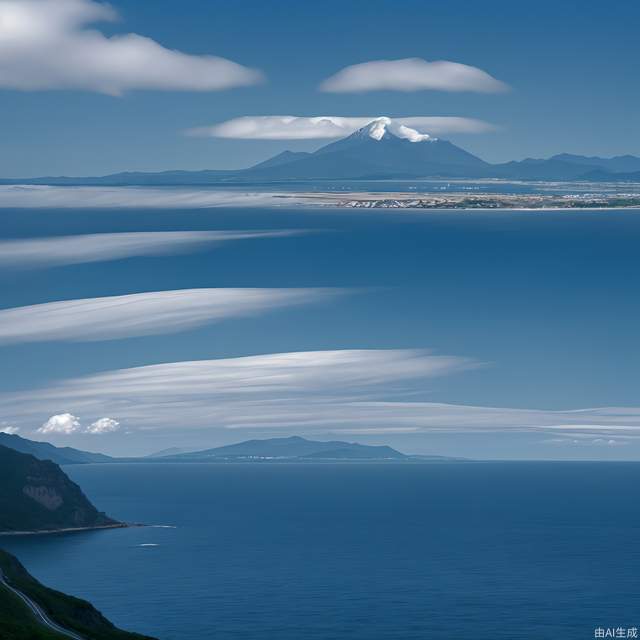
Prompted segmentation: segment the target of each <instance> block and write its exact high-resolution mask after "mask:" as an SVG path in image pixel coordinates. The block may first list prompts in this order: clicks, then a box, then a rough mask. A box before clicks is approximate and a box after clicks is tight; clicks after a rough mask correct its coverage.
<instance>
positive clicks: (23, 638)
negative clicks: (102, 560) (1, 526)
mask: <svg viewBox="0 0 640 640" xmlns="http://www.w3.org/2000/svg"><path fill="white" fill-rule="evenodd" d="M0 570H1V571H2V573H3V575H4V578H5V580H6V581H7V582H8V583H9V584H10V585H11V586H12V587H13V588H15V589H17V590H19V591H20V592H22V593H23V594H25V595H26V596H27V597H29V598H30V599H31V600H33V601H34V602H36V603H37V604H38V605H39V606H40V607H41V608H42V609H43V610H44V612H45V613H46V614H47V615H48V616H49V618H51V620H53V621H54V622H56V623H57V624H58V625H60V626H61V627H64V628H65V629H69V630H71V631H75V632H76V633H78V634H79V635H80V636H82V637H83V638H86V640H152V639H151V638H148V636H142V635H139V634H137V633H129V632H127V631H122V630H120V629H118V628H117V627H115V626H114V625H113V624H112V623H111V622H109V620H107V619H106V618H105V617H104V616H103V615H102V614H101V613H100V612H99V611H98V610H97V609H95V608H94V607H93V606H92V605H91V604H89V603H88V602H86V601H85V600H80V599H79V598H74V597H72V596H68V595H65V594H64V593H60V592H59V591H54V590H53V589H49V588H47V587H45V586H44V585H42V584H40V583H39V582H38V581H37V580H36V579H35V578H33V577H32V576H31V575H29V573H28V572H27V571H26V569H25V568H24V567H23V566H22V565H21V564H20V562H19V561H18V560H17V559H16V558H15V557H14V556H12V555H10V554H8V553H6V552H4V551H1V550H0ZM64 637H65V636H62V635H60V634H58V633H55V632H54V631H51V630H49V629H47V628H46V627H44V626H43V625H41V624H40V623H38V622H37V620H36V619H35V617H34V615H33V614H32V613H31V611H30V610H29V608H28V607H27V606H26V605H25V604H24V603H23V602H22V601H21V600H20V599H19V598H18V597H17V596H15V595H14V594H13V593H12V592H11V591H9V590H8V589H6V588H5V587H4V586H2V585H0V638H2V640H63V638H64Z"/></svg>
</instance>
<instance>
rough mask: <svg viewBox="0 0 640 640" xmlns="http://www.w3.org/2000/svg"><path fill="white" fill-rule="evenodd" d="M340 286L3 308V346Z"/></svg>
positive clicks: (166, 324)
mask: <svg viewBox="0 0 640 640" xmlns="http://www.w3.org/2000/svg"><path fill="white" fill-rule="evenodd" d="M341 293H344V291H343V290H339V289H249V288H247V289H232V288H229V289H178V290H174V291H152V292H146V293H135V294H129V295H124V296H109V297H105V298H84V299H79V300H64V301H60V302H47V303H44V304H36V305H31V306H28V307H16V308H13V309H3V310H1V311H0V344H10V343H18V342H36V341H43V340H67V341H88V340H108V339H113V338H125V337H130V336H144V335H156V334H162V333H172V332H177V331H185V330H187V329H193V328H195V327H199V326H202V325H205V324H208V323H210V322H215V321H219V320H224V319H226V318H237V317H247V316H254V315H258V314H261V313H264V312H266V311H270V310H273V309H278V308H283V307H288V306H293V305H300V304H308V303H313V302H321V301H326V300H329V299H331V298H334V297H335V296H337V295H340V294H341Z"/></svg>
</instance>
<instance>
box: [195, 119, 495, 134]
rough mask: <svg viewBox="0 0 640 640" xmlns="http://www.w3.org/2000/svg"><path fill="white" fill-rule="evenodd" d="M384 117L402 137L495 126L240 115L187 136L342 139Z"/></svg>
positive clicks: (464, 121)
mask: <svg viewBox="0 0 640 640" xmlns="http://www.w3.org/2000/svg"><path fill="white" fill-rule="evenodd" d="M376 120H378V121H380V120H386V121H388V123H389V125H390V129H391V130H392V132H393V133H394V134H395V135H397V136H399V137H402V138H409V139H411V138H412V137H413V138H414V139H415V134H416V133H418V134H419V133H420V132H422V134H428V135H431V136H437V135H443V134H447V133H483V132H487V131H492V130H494V129H495V128H496V127H495V126H494V125H492V124H490V123H488V122H484V121H483V120H476V119H475V118H460V117H454V116H408V117H404V116H403V117H397V118H395V117H394V118H387V117H386V116H313V117H306V116H278V115H275V116H242V117H239V118H233V119H231V120H226V121H225V122H220V123H218V124H214V125H211V126H208V127H196V128H194V129H189V130H188V131H187V134H188V135H192V136H199V137H211V138H235V139H240V140H314V139H327V138H343V137H345V136H348V135H350V134H352V133H353V132H354V131H357V130H358V129H360V128H362V127H364V126H366V125H367V124H370V123H371V122H373V121H376Z"/></svg>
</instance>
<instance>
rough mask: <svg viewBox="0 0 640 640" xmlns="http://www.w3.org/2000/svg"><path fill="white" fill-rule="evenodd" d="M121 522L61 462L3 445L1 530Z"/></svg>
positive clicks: (0, 454) (0, 463) (0, 453)
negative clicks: (94, 500) (98, 506)
mask: <svg viewBox="0 0 640 640" xmlns="http://www.w3.org/2000/svg"><path fill="white" fill-rule="evenodd" d="M117 524H118V523H117V522H116V521H115V520H112V519H111V518H109V517H108V516H106V515H105V514H104V513H100V512H99V511H98V510H97V509H96V508H95V507H94V506H93V505H92V504H91V503H90V502H89V500H88V499H87V498H86V496H85V495H84V494H83V493H82V490H81V489H80V487H79V486H78V485H77V484H75V483H74V482H72V481H71V480H70V479H69V478H68V477H67V476H66V474H65V473H64V472H63V471H62V469H60V467H59V466H58V465H57V464H54V463H53V462H51V461H49V460H38V459H37V458H34V457H33V456H31V455H27V454H23V453H19V452H17V451H14V450H13V449H8V448H7V447H3V446H0V532H11V531H47V530H55V529H67V528H79V527H100V526H110V525H117Z"/></svg>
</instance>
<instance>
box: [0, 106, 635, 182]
mask: <svg viewBox="0 0 640 640" xmlns="http://www.w3.org/2000/svg"><path fill="white" fill-rule="evenodd" d="M639 173H640V157H637V156H633V155H630V154H626V155H617V156H613V157H611V158H602V157H599V156H581V155H577V154H570V153H559V154H555V155H553V156H550V157H549V158H525V159H524V160H512V161H509V162H502V163H496V164H491V163H488V162H486V161H485V160H483V159H482V158H479V157H478V156H475V155H474V154H472V153H469V152H468V151H466V150H465V149H463V148H462V147H459V146H457V145H455V144H453V143H452V142H450V141H448V140H443V139H440V138H434V137H431V136H429V135H428V134H420V133H419V132H417V131H415V130H414V129H410V128H409V127H405V126H399V125H397V124H396V123H393V122H392V121H391V119H390V118H385V117H382V118H377V119H375V120H372V121H371V122H370V123H369V124H367V125H366V126H364V127H361V128H360V129H358V130H357V131H355V132H354V133H352V134H350V135H349V136H346V137H345V138H341V139H339V140H334V141H332V142H330V143H328V144H326V145H324V146H322V147H320V148H319V149H317V150H316V151H313V152H306V151H282V152H280V153H278V154H276V155H275V156H273V157H271V158H268V159H266V160H264V161H262V162H259V163H257V164H255V165H253V166H251V167H248V168H246V169H233V170H232V169H230V170H224V169H202V170H197V171H189V170H180V169H177V170H168V171H159V172H142V171H125V172H119V173H113V174H109V175H104V176H89V177H68V176H45V177H37V178H22V179H21V178H3V179H0V184H1V185H20V184H22V185H51V186H134V185H137V186H194V185H224V184H243V183H251V182H267V183H268V182H295V181H300V180H357V179H368V180H376V179H419V178H429V177H432V178H469V179H480V178H494V179H507V180H508V179H512V180H579V181H603V180H605V181H606V180H611V181H634V180H636V179H640V176H638V175H637V174H639Z"/></svg>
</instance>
